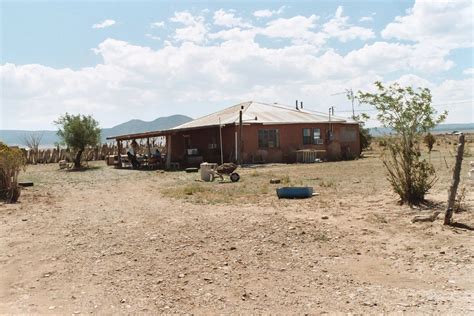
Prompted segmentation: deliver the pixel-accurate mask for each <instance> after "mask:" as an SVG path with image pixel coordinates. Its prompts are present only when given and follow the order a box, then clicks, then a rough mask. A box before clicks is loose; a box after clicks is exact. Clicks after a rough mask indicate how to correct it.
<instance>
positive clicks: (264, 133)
mask: <svg viewBox="0 0 474 316" xmlns="http://www.w3.org/2000/svg"><path fill="white" fill-rule="evenodd" d="M272 137H273V138H274V139H271V138H272ZM257 141H258V148H261V149H274V148H280V131H279V129H278V128H267V129H259V130H258V133H257ZM270 142H273V143H274V144H273V146H270Z"/></svg>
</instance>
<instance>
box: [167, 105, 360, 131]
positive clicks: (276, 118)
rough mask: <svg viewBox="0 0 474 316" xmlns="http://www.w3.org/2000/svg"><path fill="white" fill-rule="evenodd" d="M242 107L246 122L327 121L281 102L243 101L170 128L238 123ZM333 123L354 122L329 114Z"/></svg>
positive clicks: (318, 115)
mask: <svg viewBox="0 0 474 316" xmlns="http://www.w3.org/2000/svg"><path fill="white" fill-rule="evenodd" d="M241 108H242V120H243V121H244V123H246V124H250V123H257V124H296V123H327V122H329V114H324V113H320V112H314V111H310V110H306V109H298V110H297V109H296V107H293V108H291V107H288V106H285V105H281V104H277V103H274V104H266V103H260V102H254V101H249V102H244V103H240V104H236V105H234V106H231V107H228V108H226V109H224V110H222V111H219V112H216V113H213V114H210V115H207V116H203V117H201V118H198V119H195V120H193V121H191V122H188V123H184V124H182V125H179V126H176V127H174V128H171V130H175V129H187V128H196V127H205V126H219V125H227V124H238V123H239V111H240V109H241ZM331 122H333V123H356V122H355V121H353V120H349V119H345V118H342V117H337V116H331Z"/></svg>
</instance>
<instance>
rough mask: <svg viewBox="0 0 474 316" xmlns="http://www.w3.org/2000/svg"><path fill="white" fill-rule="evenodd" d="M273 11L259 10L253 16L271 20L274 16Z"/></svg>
mask: <svg viewBox="0 0 474 316" xmlns="http://www.w3.org/2000/svg"><path fill="white" fill-rule="evenodd" d="M273 13H274V12H273V11H270V10H268V9H264V10H257V11H255V12H254V13H253V16H255V17H257V18H269V17H271V16H272V15H273Z"/></svg>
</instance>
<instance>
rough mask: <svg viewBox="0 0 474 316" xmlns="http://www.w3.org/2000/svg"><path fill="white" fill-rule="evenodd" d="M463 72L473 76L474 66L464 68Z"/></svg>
mask: <svg viewBox="0 0 474 316" xmlns="http://www.w3.org/2000/svg"><path fill="white" fill-rule="evenodd" d="M462 73H463V74H465V75H471V76H472V75H474V68H466V69H464V70H463V72H462Z"/></svg>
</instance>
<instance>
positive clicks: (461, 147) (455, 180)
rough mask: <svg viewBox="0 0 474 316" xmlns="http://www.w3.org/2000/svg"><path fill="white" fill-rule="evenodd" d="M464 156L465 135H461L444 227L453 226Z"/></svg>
mask: <svg viewBox="0 0 474 316" xmlns="http://www.w3.org/2000/svg"><path fill="white" fill-rule="evenodd" d="M463 154H464V134H462V133H461V135H459V141H458V147H457V153H456V164H455V165H454V170H453V179H452V181H451V187H450V188H449V195H448V208H447V210H446V213H445V215H444V225H451V223H452V218H453V207H454V201H455V200H456V192H457V190H458V185H459V180H460V174H461V163H462V156H463Z"/></svg>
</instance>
